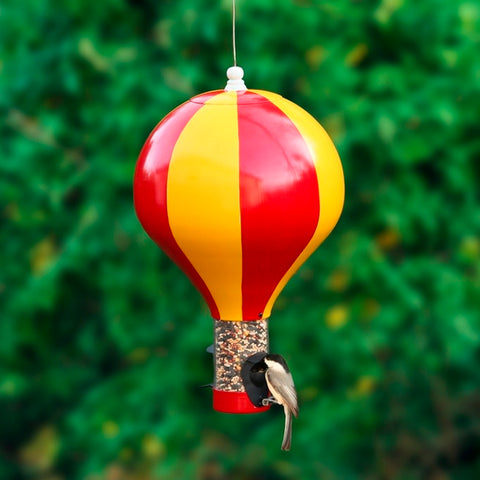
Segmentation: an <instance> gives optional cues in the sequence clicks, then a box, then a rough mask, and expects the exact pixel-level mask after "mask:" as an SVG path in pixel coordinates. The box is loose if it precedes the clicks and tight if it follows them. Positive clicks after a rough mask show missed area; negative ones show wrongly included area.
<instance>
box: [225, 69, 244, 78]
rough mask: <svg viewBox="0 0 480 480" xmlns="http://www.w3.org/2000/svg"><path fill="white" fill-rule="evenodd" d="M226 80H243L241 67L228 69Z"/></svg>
mask: <svg viewBox="0 0 480 480" xmlns="http://www.w3.org/2000/svg"><path fill="white" fill-rule="evenodd" d="M227 78H228V79H229V80H241V79H242V78H243V68H242V67H230V68H229V69H228V70H227Z"/></svg>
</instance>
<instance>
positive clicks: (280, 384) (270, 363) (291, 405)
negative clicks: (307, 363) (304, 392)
mask: <svg viewBox="0 0 480 480" xmlns="http://www.w3.org/2000/svg"><path fill="white" fill-rule="evenodd" d="M264 362H265V364H266V366H267V369H266V371H265V380H266V381H267V386H268V389H269V390H270V393H271V394H272V397H269V398H264V399H263V401H262V403H263V405H268V404H269V403H278V404H279V405H283V410H284V411H285V429H284V431H283V442H282V450H290V445H291V443H292V414H293V415H295V417H297V416H298V400H297V392H296V391H295V385H294V383H293V378H292V374H291V373H290V370H289V368H288V365H287V362H286V361H285V359H284V358H283V357H282V356H281V355H278V354H276V353H269V354H267V355H265V358H264Z"/></svg>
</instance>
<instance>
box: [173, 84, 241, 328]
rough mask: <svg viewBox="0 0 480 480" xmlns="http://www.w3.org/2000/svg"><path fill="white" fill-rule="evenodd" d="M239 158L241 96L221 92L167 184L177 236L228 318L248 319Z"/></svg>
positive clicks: (188, 129)
mask: <svg viewBox="0 0 480 480" xmlns="http://www.w3.org/2000/svg"><path fill="white" fill-rule="evenodd" d="M232 93H234V92H232ZM232 99H233V100H232ZM219 105H221V106H219ZM238 155H239V139H238V115H237V104H236V95H233V96H232V95H231V93H221V94H219V95H217V96H215V97H213V98H212V99H210V100H209V101H208V102H206V104H205V105H204V106H203V107H202V108H200V110H198V111H197V113H196V114H195V115H194V116H193V117H192V119H191V120H190V121H189V122H188V124H187V125H186V126H185V128H184V130H183V131H182V133H181V134H180V137H179V139H178V141H177V143H176V145H175V148H174V150H173V153H172V159H171V162H170V167H169V171H168V180H167V208H168V219H169V222H170V228H171V229H172V233H173V236H174V238H175V240H176V242H177V243H178V245H179V247H180V248H181V249H182V251H183V252H184V254H185V255H186V256H187V258H188V259H189V260H190V262H191V263H192V265H193V267H194V268H195V270H196V271H197V272H198V274H199V275H200V276H201V277H202V279H203V281H204V282H205V284H206V286H207V288H208V289H209V290H210V293H211V294H212V296H213V298H214V299H215V302H216V304H217V307H218V309H219V312H220V318H221V319H222V320H240V319H241V318H242V244H241V224H240V193H239V182H240V180H239V160H238Z"/></svg>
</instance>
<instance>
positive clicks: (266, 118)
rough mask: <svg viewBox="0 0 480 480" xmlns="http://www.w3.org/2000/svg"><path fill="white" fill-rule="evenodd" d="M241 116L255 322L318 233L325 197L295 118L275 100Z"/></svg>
mask: <svg viewBox="0 0 480 480" xmlns="http://www.w3.org/2000/svg"><path fill="white" fill-rule="evenodd" d="M249 94H250V95H256V94H254V93H251V92H249ZM259 97H260V96H259ZM260 98H263V97H260ZM246 103H247V102H246ZM238 115H239V136H240V208H241V223H242V262H243V270H242V273H243V276H242V295H243V318H244V319H246V320H253V319H257V318H259V317H260V316H261V314H263V309H264V308H265V305H266V304H267V302H268V300H269V299H270V297H271V295H272V293H273V291H274V289H275V287H276V286H277V284H278V283H279V282H280V280H281V279H282V277H283V276H284V274H285V273H286V272H287V270H288V269H289V268H290V267H291V265H292V264H293V262H294V261H295V260H296V259H297V257H298V256H299V255H300V253H301V252H302V251H303V249H304V248H305V246H306V245H307V243H308V242H309V240H310V239H311V237H312V235H313V234H314V232H315V229H316V226H317V223H318V218H319V211H320V200H319V193H318V183H317V175H316V172H315V167H314V164H313V161H312V157H311V154H310V151H309V149H308V147H307V145H306V143H305V140H304V139H303V137H302V136H301V134H300V132H299V131H298V130H297V128H296V127H295V125H294V124H293V123H292V122H291V120H290V119H289V118H288V117H287V116H286V115H285V114H284V113H283V112H282V111H281V110H280V109H278V108H277V107H276V106H275V105H273V104H272V103H271V102H269V101H268V102H262V103H250V102H249V104H240V105H239V107H238Z"/></svg>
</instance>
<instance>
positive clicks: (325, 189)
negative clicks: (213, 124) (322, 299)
mask: <svg viewBox="0 0 480 480" xmlns="http://www.w3.org/2000/svg"><path fill="white" fill-rule="evenodd" d="M251 91H252V92H254V93H257V94H259V95H262V96H263V97H265V98H267V99H268V100H270V101H271V102H272V103H273V104H274V105H276V106H277V107H278V108H279V109H280V110H281V111H282V112H283V113H285V115H287V117H289V118H290V120H291V121H292V123H293V124H294V125H295V126H296V127H297V129H298V131H299V132H300V134H301V135H302V137H303V138H304V139H305V141H306V143H307V145H308V148H309V150H310V152H311V154H312V158H313V161H314V165H315V170H316V172H317V180H318V187H319V191H320V218H319V220H318V224H317V228H316V230H315V233H314V234H313V237H312V239H311V240H310V242H309V243H308V244H307V246H306V247H305V249H304V250H303V252H302V253H301V254H300V256H299V257H298V258H297V260H296V261H295V263H294V264H293V265H292V266H291V267H290V269H289V270H288V271H287V273H286V274H285V275H284V277H283V278H282V280H281V281H280V283H279V284H278V285H277V288H276V289H275V291H274V292H273V294H272V296H271V297H270V300H269V301H268V303H267V306H266V309H265V314H266V315H265V316H266V317H267V316H269V315H270V312H271V309H272V307H273V304H274V302H275V300H276V299H277V297H278V295H279V294H280V292H281V291H282V289H283V287H284V286H285V285H286V284H287V282H288V280H289V279H290V278H291V277H292V275H293V274H294V273H295V272H296V271H297V270H298V268H299V267H300V266H301V265H302V263H303V262H305V260H306V259H307V258H308V257H309V256H310V255H311V254H312V253H313V252H314V250H315V249H316V248H317V247H318V246H319V245H320V244H321V243H322V242H323V240H325V238H326V237H327V236H328V235H329V233H330V232H331V231H332V230H333V228H334V227H335V225H336V223H337V221H338V219H339V217H340V214H341V212H342V208H343V202H344V197H345V184H344V178H343V169H342V164H341V162H340V157H339V156H338V153H337V150H336V149H335V145H334V144H333V142H332V140H331V139H330V137H329V136H328V134H327V132H326V131H325V130H324V129H323V127H322V126H321V125H320V124H319V123H318V122H317V121H316V120H315V119H314V118H313V117H312V116H311V115H310V114H309V113H307V112H306V111H305V110H303V109H302V108H301V107H299V106H298V105H296V104H295V103H292V102H290V101H289V100H286V99H285V98H283V97H281V96H280V95H277V94H275V93H271V92H266V91H262V90H251Z"/></svg>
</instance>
